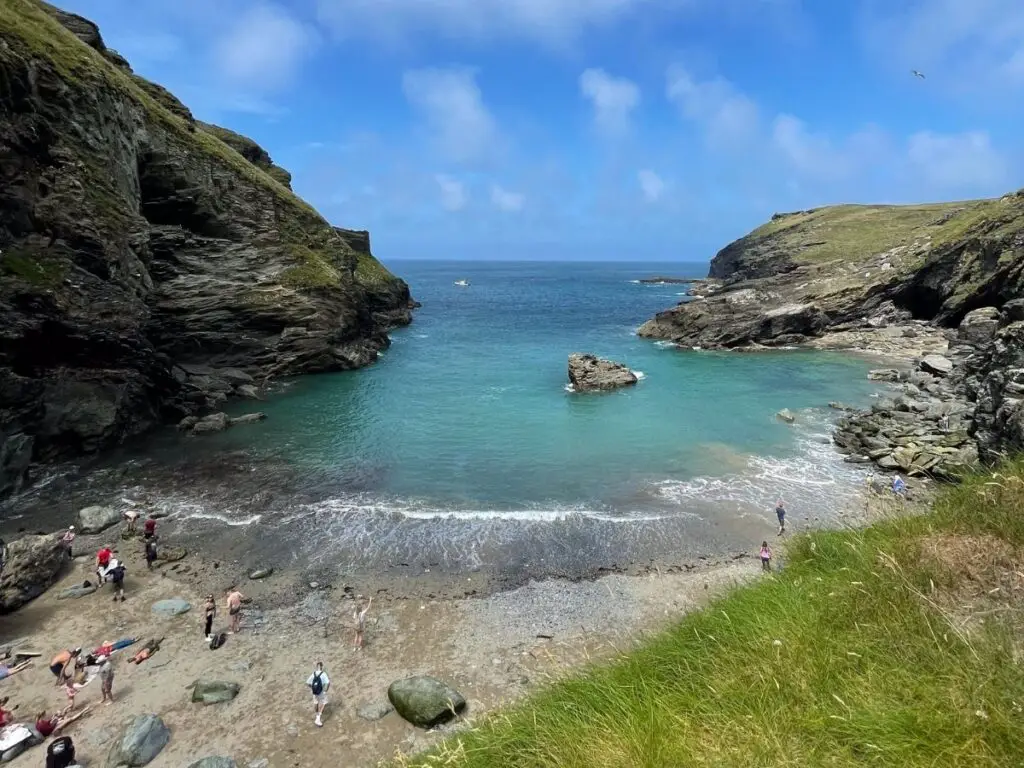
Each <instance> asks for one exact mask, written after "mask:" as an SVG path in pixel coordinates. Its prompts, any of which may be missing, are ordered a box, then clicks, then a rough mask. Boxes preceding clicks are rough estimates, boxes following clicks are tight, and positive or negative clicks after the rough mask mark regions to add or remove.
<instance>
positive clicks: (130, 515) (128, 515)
mask: <svg viewBox="0 0 1024 768" xmlns="http://www.w3.org/2000/svg"><path fill="white" fill-rule="evenodd" d="M124 519H125V520H126V521H127V523H128V526H127V527H126V528H125V530H126V531H128V533H135V521H136V520H138V519H139V513H138V511H137V510H134V509H129V510H126V511H125V513H124Z"/></svg>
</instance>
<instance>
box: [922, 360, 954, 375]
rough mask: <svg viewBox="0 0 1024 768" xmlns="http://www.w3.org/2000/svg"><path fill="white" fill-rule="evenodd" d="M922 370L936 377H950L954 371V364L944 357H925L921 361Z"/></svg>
mask: <svg viewBox="0 0 1024 768" xmlns="http://www.w3.org/2000/svg"><path fill="white" fill-rule="evenodd" d="M921 370H922V371H927V372H928V373H933V374H935V375H936V376H948V375H949V374H950V373H951V372H952V371H953V363H952V362H951V361H950V360H949V358H946V357H943V356H942V355H925V356H924V358H922V360H921Z"/></svg>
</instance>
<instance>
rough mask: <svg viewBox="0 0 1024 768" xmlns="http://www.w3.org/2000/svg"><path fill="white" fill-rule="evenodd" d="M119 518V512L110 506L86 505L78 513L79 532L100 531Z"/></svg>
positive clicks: (113, 523)
mask: <svg viewBox="0 0 1024 768" xmlns="http://www.w3.org/2000/svg"><path fill="white" fill-rule="evenodd" d="M120 520H121V513H120V512H118V511H117V510H116V509H111V508H110V507H86V508H85V509H83V510H81V511H79V513H78V529H79V531H80V532H81V533H100V532H102V531H105V530H107V528H110V527H111V526H114V525H117V524H118V522H120Z"/></svg>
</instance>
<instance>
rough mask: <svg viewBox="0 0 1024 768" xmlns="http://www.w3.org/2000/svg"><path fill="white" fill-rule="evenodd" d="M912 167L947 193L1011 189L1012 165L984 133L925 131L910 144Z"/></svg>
mask: <svg viewBox="0 0 1024 768" xmlns="http://www.w3.org/2000/svg"><path fill="white" fill-rule="evenodd" d="M907 157H908V159H909V162H910V164H911V167H912V168H913V169H914V170H915V171H916V172H917V173H918V174H920V176H921V178H922V179H923V180H924V181H926V182H927V183H929V184H933V185H935V186H937V187H943V188H945V189H967V190H973V189H980V190H993V189H994V188H996V187H998V186H1001V185H1008V184H1009V180H1008V178H1007V168H1008V163H1007V162H1006V160H1005V158H1003V157H1002V156H1001V155H1000V153H999V152H998V151H997V150H996V149H995V147H993V146H992V141H991V140H990V139H989V136H988V134H987V133H985V132H984V131H971V132H968V133H961V134H955V135H943V134H937V133H932V132H930V131H922V132H920V133H915V134H914V135H913V136H911V137H910V139H909V141H908V142H907Z"/></svg>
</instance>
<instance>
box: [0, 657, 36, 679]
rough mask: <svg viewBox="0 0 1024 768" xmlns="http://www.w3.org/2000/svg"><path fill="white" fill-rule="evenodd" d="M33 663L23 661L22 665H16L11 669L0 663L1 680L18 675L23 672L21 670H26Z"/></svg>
mask: <svg viewBox="0 0 1024 768" xmlns="http://www.w3.org/2000/svg"><path fill="white" fill-rule="evenodd" d="M31 663H32V661H31V660H29V661H23V662H21V663H20V664H15V665H14V666H13V667H9V666H7V665H6V664H4V663H0V680H3V679H4V678H6V677H10V676H11V675H16V674H18V673H19V672H21V670H23V669H25V668H26V667H27V666H29V665H30V664H31Z"/></svg>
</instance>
